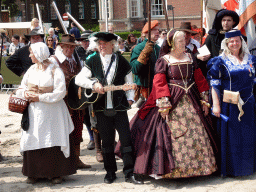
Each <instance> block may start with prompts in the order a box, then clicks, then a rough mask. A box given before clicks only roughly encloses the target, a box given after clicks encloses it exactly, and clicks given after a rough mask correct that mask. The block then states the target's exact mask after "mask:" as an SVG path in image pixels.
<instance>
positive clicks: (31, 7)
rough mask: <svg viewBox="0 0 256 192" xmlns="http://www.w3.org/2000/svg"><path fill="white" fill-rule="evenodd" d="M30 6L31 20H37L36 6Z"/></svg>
mask: <svg viewBox="0 0 256 192" xmlns="http://www.w3.org/2000/svg"><path fill="white" fill-rule="evenodd" d="M29 6H30V16H31V19H33V18H35V5H34V4H29Z"/></svg>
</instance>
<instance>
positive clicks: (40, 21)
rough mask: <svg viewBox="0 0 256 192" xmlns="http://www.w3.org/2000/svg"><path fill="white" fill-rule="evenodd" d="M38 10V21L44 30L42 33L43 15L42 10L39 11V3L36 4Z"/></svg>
mask: <svg viewBox="0 0 256 192" xmlns="http://www.w3.org/2000/svg"><path fill="white" fill-rule="evenodd" d="M36 9H37V15H38V20H39V26H40V28H41V29H42V31H44V29H43V23H42V17H41V13H40V9H39V6H38V3H36Z"/></svg>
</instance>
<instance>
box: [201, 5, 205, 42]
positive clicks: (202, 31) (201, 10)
mask: <svg viewBox="0 0 256 192" xmlns="http://www.w3.org/2000/svg"><path fill="white" fill-rule="evenodd" d="M203 4H204V3H203V0H201V31H200V33H201V34H200V41H201V43H200V44H201V45H202V42H203V8H204V7H203Z"/></svg>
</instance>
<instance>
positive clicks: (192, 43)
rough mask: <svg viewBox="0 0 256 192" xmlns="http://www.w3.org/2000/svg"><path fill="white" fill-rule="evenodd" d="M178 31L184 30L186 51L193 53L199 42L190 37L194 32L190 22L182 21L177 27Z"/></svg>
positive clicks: (198, 46)
mask: <svg viewBox="0 0 256 192" xmlns="http://www.w3.org/2000/svg"><path fill="white" fill-rule="evenodd" d="M178 30H180V31H184V32H185V34H186V36H185V40H186V48H187V51H188V52H191V53H193V54H195V53H197V49H199V48H200V43H199V42H198V41H197V40H195V39H193V38H191V36H192V34H196V33H197V32H196V31H193V30H192V26H191V23H190V22H182V23H181V25H180V28H179V29H178Z"/></svg>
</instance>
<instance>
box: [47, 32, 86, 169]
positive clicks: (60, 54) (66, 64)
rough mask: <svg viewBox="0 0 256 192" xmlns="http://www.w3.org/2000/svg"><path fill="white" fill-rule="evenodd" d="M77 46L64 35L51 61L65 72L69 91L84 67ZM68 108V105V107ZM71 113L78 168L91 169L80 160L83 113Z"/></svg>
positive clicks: (69, 37) (71, 38)
mask: <svg viewBox="0 0 256 192" xmlns="http://www.w3.org/2000/svg"><path fill="white" fill-rule="evenodd" d="M76 46H77V43H76V42H75V37H73V36H72V35H70V34H66V35H62V41H61V42H59V43H58V46H57V48H56V51H55V55H53V56H52V57H50V61H51V62H53V63H55V64H56V65H59V66H60V68H61V69H62V70H63V73H64V75H65V80H66V87H67V90H68V85H69V82H70V80H71V78H72V77H73V76H74V75H77V74H78V73H79V72H80V70H81V68H82V66H81V62H80V60H79V58H78V56H77V55H76V54H74V50H75V48H76ZM64 101H65V102H66V103H67V97H65V98H64ZM67 106H68V105H67ZM68 108H69V112H70V114H71V118H72V121H73V123H74V127H75V129H74V131H73V133H72V136H73V138H74V143H73V144H74V145H75V146H73V147H75V155H76V159H77V168H78V169H79V168H80V169H83V168H90V167H91V166H90V165H86V164H84V163H83V162H82V161H81V160H80V159H79V155H80V143H81V142H82V130H83V111H80V110H73V109H71V108H70V107H69V106H68Z"/></svg>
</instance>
